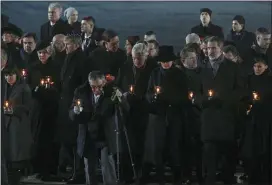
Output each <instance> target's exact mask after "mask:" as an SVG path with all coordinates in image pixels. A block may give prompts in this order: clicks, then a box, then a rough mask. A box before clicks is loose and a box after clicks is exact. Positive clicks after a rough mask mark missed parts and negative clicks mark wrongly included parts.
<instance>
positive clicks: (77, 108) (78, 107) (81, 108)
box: [74, 99, 83, 114]
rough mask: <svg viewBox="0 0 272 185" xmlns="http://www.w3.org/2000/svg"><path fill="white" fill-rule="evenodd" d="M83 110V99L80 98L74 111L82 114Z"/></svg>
mask: <svg viewBox="0 0 272 185" xmlns="http://www.w3.org/2000/svg"><path fill="white" fill-rule="evenodd" d="M82 111H83V107H82V103H81V100H80V99H78V100H76V102H75V106H74V113H75V114H80V113H81V112H82Z"/></svg>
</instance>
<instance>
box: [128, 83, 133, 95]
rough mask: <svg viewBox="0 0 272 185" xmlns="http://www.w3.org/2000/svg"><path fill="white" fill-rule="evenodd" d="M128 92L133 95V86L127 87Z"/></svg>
mask: <svg viewBox="0 0 272 185" xmlns="http://www.w3.org/2000/svg"><path fill="white" fill-rule="evenodd" d="M129 92H130V93H131V94H133V92H134V86H133V85H130V86H129Z"/></svg>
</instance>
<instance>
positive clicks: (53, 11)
mask: <svg viewBox="0 0 272 185" xmlns="http://www.w3.org/2000/svg"><path fill="white" fill-rule="evenodd" d="M60 13H61V12H60V9H59V8H48V20H49V21H51V22H57V21H58V20H59V19H60Z"/></svg>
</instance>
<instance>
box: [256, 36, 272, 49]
mask: <svg viewBox="0 0 272 185" xmlns="http://www.w3.org/2000/svg"><path fill="white" fill-rule="evenodd" d="M256 39H257V43H258V45H259V46H260V47H261V48H264V49H267V48H269V45H270V44H271V34H259V35H257V38H256Z"/></svg>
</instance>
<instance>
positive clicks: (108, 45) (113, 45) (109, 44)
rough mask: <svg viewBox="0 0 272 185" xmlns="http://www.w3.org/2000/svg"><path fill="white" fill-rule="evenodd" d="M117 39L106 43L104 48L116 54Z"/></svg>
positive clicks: (116, 37) (114, 38) (117, 47)
mask: <svg viewBox="0 0 272 185" xmlns="http://www.w3.org/2000/svg"><path fill="white" fill-rule="evenodd" d="M119 43H120V42H119V37H118V36H115V37H113V38H112V39H111V40H110V42H106V48H107V50H108V51H111V52H116V51H117V50H118V49H119Z"/></svg>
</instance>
